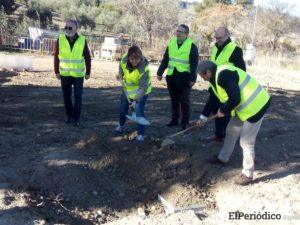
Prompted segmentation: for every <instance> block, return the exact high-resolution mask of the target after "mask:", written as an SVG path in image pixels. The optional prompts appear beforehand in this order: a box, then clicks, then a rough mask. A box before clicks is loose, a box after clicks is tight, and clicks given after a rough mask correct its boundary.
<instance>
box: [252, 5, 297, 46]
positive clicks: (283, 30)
mask: <svg viewBox="0 0 300 225" xmlns="http://www.w3.org/2000/svg"><path fill="white" fill-rule="evenodd" d="M291 7H292V6H291V5H289V4H288V3H286V2H279V1H274V0H273V1H272V3H271V1H270V2H269V4H268V5H267V6H265V8H260V10H259V14H258V23H260V25H261V26H262V27H261V30H264V31H263V32H264V33H263V34H262V35H261V34H259V36H262V37H261V38H262V39H265V38H266V37H267V43H268V44H269V46H270V49H271V50H272V51H275V50H276V48H278V47H279V43H278V41H279V39H280V38H281V37H282V36H283V35H285V34H287V33H289V32H292V31H293V30H294V27H295V26H296V24H297V19H295V18H293V17H292V16H291V15H290V14H289V12H290V11H291ZM263 36H265V37H263Z"/></svg>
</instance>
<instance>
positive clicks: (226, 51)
mask: <svg viewBox="0 0 300 225" xmlns="http://www.w3.org/2000/svg"><path fill="white" fill-rule="evenodd" d="M235 47H236V44H235V43H234V42H233V41H231V42H229V43H228V44H227V45H226V46H225V47H224V48H223V49H222V51H221V52H220V54H219V55H218V57H216V56H217V52H218V48H217V47H216V45H214V46H213V48H212V50H211V56H210V61H213V62H214V63H216V64H217V65H218V66H221V65H232V66H233V63H231V62H229V59H230V57H231V55H232V53H233V51H234V49H235Z"/></svg>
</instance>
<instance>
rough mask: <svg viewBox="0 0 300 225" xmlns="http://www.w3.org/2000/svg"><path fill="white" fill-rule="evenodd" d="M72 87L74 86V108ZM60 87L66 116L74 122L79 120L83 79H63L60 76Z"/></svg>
mask: <svg viewBox="0 0 300 225" xmlns="http://www.w3.org/2000/svg"><path fill="white" fill-rule="evenodd" d="M72 86H74V100H75V102H74V107H73V102H72ZM61 87H62V91H63V96H64V103H65V109H66V114H67V116H68V117H69V118H73V120H74V121H76V122H77V121H78V120H79V119H80V113H81V105H82V91H83V77H80V78H74V77H63V76H61Z"/></svg>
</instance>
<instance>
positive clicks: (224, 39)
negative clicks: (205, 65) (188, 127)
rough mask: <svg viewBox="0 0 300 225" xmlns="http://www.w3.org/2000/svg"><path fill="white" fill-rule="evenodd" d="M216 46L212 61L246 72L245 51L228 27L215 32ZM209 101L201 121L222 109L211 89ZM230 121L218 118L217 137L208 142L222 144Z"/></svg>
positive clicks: (209, 139)
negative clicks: (235, 41) (234, 40)
mask: <svg viewBox="0 0 300 225" xmlns="http://www.w3.org/2000/svg"><path fill="white" fill-rule="evenodd" d="M215 39H216V44H215V45H214V46H213V48H212V51H211V56H210V60H211V61H213V62H214V63H216V64H217V65H233V66H235V67H238V68H240V69H242V70H244V71H246V65H245V62H244V59H243V51H242V49H241V48H240V47H238V46H237V45H236V44H235V43H234V42H233V41H232V40H231V39H230V33H229V31H228V29H227V27H219V28H218V29H217V30H216V31H215ZM209 93H210V96H209V99H208V102H207V104H206V106H205V107H204V109H203V111H202V114H201V116H200V119H205V118H207V117H208V116H209V115H210V113H213V114H215V113H217V110H218V109H219V107H220V101H219V100H218V98H217V97H216V96H215V94H214V93H213V91H212V89H211V88H209ZM229 120H230V115H227V116H226V117H223V118H217V119H216V121H215V135H213V136H211V137H208V138H206V141H208V142H210V141H217V142H222V141H223V139H224V137H225V130H226V126H227V124H228V122H229Z"/></svg>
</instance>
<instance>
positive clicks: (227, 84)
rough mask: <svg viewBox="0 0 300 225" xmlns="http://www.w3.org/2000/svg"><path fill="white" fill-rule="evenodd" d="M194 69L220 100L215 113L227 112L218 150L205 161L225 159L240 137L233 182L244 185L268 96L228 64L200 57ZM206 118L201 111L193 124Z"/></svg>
mask: <svg viewBox="0 0 300 225" xmlns="http://www.w3.org/2000/svg"><path fill="white" fill-rule="evenodd" d="M197 73H198V74H199V75H200V76H201V77H202V78H203V79H204V80H205V81H209V82H210V84H211V87H212V90H213V92H214V93H215V95H216V96H217V97H218V99H219V100H220V102H221V106H220V108H219V110H218V112H217V115H218V117H220V118H221V117H224V116H225V115H228V114H230V115H231V119H230V122H229V124H228V126H227V129H226V136H225V140H224V145H223V147H222V149H221V151H220V152H219V154H218V155H216V156H214V157H213V158H211V159H210V160H209V161H210V163H213V164H225V163H227V162H228V161H229V159H230V156H231V154H232V152H233V150H234V146H235V143H236V141H237V139H238V138H239V137H240V145H241V147H242V149H243V170H242V174H241V175H240V176H239V177H238V178H237V179H236V180H235V183H236V184H239V185H247V184H249V183H251V181H252V180H253V172H254V158H255V151H254V145H255V140H256V136H257V133H258V131H259V129H260V126H261V123H262V120H263V116H264V114H265V112H266V111H267V109H268V107H269V105H270V96H269V94H268V93H267V91H266V90H265V89H264V88H263V87H262V86H261V85H260V84H259V83H258V82H257V81H256V80H255V79H254V78H252V77H251V76H250V75H248V74H247V73H246V72H245V71H243V70H241V69H239V68H237V67H234V66H231V65H223V66H217V65H216V64H215V63H214V62H212V61H202V62H199V65H198V68H197ZM207 104H209V103H208V102H207ZM206 120H207V117H204V116H203V115H201V116H200V118H199V120H198V122H197V125H198V126H203V125H204V122H205V121H206Z"/></svg>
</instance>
